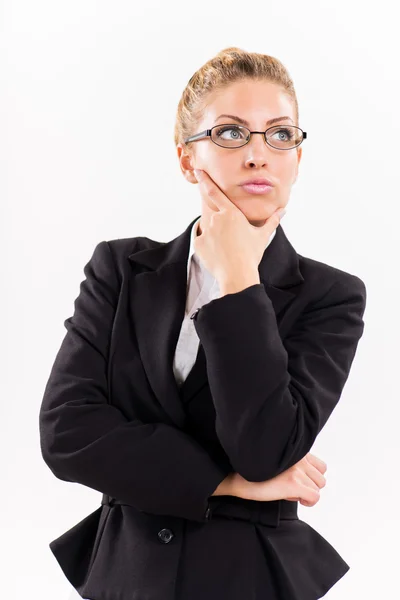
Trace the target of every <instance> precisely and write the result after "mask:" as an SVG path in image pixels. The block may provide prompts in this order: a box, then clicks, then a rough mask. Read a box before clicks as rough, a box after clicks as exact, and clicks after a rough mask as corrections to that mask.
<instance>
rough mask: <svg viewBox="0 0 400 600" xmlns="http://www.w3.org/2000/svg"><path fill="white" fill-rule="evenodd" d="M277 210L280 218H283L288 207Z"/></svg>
mask: <svg viewBox="0 0 400 600" xmlns="http://www.w3.org/2000/svg"><path fill="white" fill-rule="evenodd" d="M276 212H277V213H278V215H279V218H280V219H282V217H283V216H284V215H285V214H286V209H285V208H280V209H279V210H277V211H276Z"/></svg>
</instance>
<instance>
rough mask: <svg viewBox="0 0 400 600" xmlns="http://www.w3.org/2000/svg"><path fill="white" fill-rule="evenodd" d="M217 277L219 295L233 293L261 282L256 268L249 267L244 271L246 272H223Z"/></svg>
mask: <svg viewBox="0 0 400 600" xmlns="http://www.w3.org/2000/svg"><path fill="white" fill-rule="evenodd" d="M217 279H218V283H219V287H220V291H221V295H225V294H235V293H236V292H240V291H242V290H244V289H245V288H247V287H250V286H251V285H256V284H259V283H261V281H260V274H259V272H258V269H257V270H254V269H249V270H248V271H246V273H235V274H233V273H232V274H231V275H228V274H226V273H224V274H223V275H221V276H220V277H218V278H217Z"/></svg>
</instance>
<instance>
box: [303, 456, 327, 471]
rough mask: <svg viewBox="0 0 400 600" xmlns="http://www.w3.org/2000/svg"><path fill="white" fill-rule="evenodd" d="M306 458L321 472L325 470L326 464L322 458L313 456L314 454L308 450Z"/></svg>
mask: <svg viewBox="0 0 400 600" xmlns="http://www.w3.org/2000/svg"><path fill="white" fill-rule="evenodd" d="M306 459H307V460H308V462H310V463H311V464H312V465H314V466H315V467H316V468H317V469H318V470H319V471H320V472H321V473H325V471H326V470H327V468H328V466H327V464H326V463H325V462H324V461H323V460H321V459H320V458H318V456H315V454H311V452H308V454H307V455H306Z"/></svg>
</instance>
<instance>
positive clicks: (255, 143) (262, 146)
mask: <svg viewBox="0 0 400 600" xmlns="http://www.w3.org/2000/svg"><path fill="white" fill-rule="evenodd" d="M243 149H244V152H245V153H246V164H249V163H256V164H259V165H263V164H265V163H266V162H267V160H268V155H269V152H270V151H271V150H272V148H270V147H269V146H268V144H267V142H266V141H265V135H264V133H258V132H256V133H253V134H252V136H251V138H250V141H249V142H248V143H247V144H246V145H245V146H243Z"/></svg>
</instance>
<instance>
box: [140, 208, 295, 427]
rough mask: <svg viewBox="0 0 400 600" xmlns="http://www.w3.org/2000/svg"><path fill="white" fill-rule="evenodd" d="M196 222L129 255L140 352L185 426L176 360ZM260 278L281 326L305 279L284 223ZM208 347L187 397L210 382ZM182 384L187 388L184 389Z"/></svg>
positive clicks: (161, 396)
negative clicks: (132, 270) (170, 236)
mask: <svg viewBox="0 0 400 600" xmlns="http://www.w3.org/2000/svg"><path fill="white" fill-rule="evenodd" d="M196 219H198V217H196V218H195V219H193V221H192V222H191V223H190V224H189V225H188V227H187V228H186V229H185V231H184V232H183V233H181V234H180V235H179V236H178V237H176V238H174V239H173V240H171V241H169V242H166V243H163V242H153V243H154V244H155V245H154V246H153V247H152V248H148V249H144V250H139V251H137V252H133V253H132V254H130V255H129V257H128V258H129V260H130V261H131V262H132V263H135V265H139V266H140V270H139V272H138V268H137V266H136V267H135V271H136V272H133V273H132V276H131V278H130V282H129V294H130V298H129V310H130V319H131V322H132V324H133V328H134V329H135V332H136V337H137V342H138V346H139V352H140V356H141V359H142V363H143V367H144V369H145V371H146V374H147V378H148V380H149V383H150V386H151V387H152V389H153V391H154V394H155V396H156V397H157V399H158V401H159V402H160V404H161V405H162V406H163V408H164V410H165V411H166V412H167V414H168V415H169V417H170V418H171V421H172V423H173V424H174V425H175V426H177V427H180V428H184V424H185V420H186V413H185V407H184V403H183V402H182V397H181V390H180V389H179V387H178V385H177V383H176V381H175V376H174V373H173V368H172V365H173V360H174V354H175V349H176V345H177V342H178V337H179V333H180V329H181V326H182V321H183V318H184V314H185V306H186V292H187V272H186V267H187V259H188V254H189V246H190V235H191V229H192V225H193V223H194V222H195V220H196ZM258 270H259V273H260V281H261V282H262V283H263V285H264V287H265V290H266V293H267V294H268V296H269V298H270V299H271V302H272V304H273V307H274V311H275V313H276V316H277V321H278V326H279V322H280V315H281V313H282V311H283V310H284V308H285V307H286V306H287V305H288V303H289V302H291V300H293V298H294V297H295V295H296V294H295V291H293V290H291V288H293V286H296V285H298V284H300V283H302V282H303V281H304V279H303V277H302V275H301V273H300V269H299V260H298V255H297V253H296V251H295V250H294V248H293V247H292V245H291V244H290V242H289V241H288V239H287V238H286V236H285V234H284V232H283V229H282V227H281V225H278V227H277V231H276V235H275V237H274V239H273V240H272V242H271V244H270V245H269V246H268V248H267V249H266V251H265V253H264V255H263V257H262V260H261V262H260V264H259V267H258ZM205 364H206V361H205V356H204V351H203V350H202V346H201V344H200V346H199V352H198V354H197V359H196V363H195V365H194V366H193V368H192V370H191V371H190V373H189V376H188V378H187V379H186V380H185V382H184V384H183V386H185V387H184V390H182V391H184V395H185V397H189V396H190V395H194V394H195V393H196V392H197V391H198V390H199V388H200V387H202V386H203V385H204V384H205V383H207V370H206V368H205ZM183 386H182V388H183Z"/></svg>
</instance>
